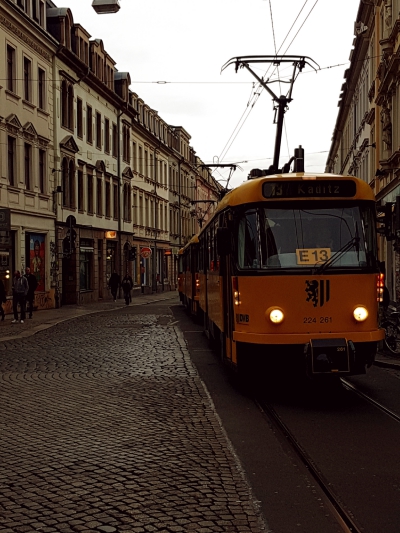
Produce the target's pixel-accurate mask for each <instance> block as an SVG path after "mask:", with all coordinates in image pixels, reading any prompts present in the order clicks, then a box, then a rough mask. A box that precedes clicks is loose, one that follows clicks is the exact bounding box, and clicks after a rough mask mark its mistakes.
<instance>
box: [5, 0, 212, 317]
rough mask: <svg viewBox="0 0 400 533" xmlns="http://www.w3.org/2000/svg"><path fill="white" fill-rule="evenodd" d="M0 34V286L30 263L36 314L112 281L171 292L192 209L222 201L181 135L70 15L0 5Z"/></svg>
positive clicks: (102, 291) (35, 2)
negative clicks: (119, 278) (124, 278)
mask: <svg viewBox="0 0 400 533" xmlns="http://www.w3.org/2000/svg"><path fill="white" fill-rule="evenodd" d="M0 34H2V35H4V38H3V39H1V40H0V42H1V44H0V54H1V57H3V58H4V61H3V62H0V69H1V70H2V74H3V75H2V76H0V78H1V79H3V80H5V81H6V83H5V86H1V85H0V104H1V112H0V141H1V144H0V146H1V166H0V169H1V173H0V185H1V187H0V215H1V210H2V209H3V210H5V214H6V215H7V216H8V215H10V220H11V226H10V232H11V233H9V235H10V236H11V237H10V242H8V241H7V242H8V244H5V242H6V241H4V242H3V247H2V248H1V243H2V240H1V239H2V232H1V230H0V256H1V257H2V265H3V266H2V267H1V268H2V269H3V270H2V272H1V275H2V277H3V278H4V277H5V275H6V271H7V270H11V271H13V270H15V269H24V268H25V266H28V265H29V264H31V266H32V265H34V264H35V263H38V264H39V266H40V272H39V270H37V275H38V277H40V279H41V286H40V287H39V288H38V290H37V296H36V305H38V306H39V307H52V306H58V305H65V304H71V303H87V302H90V301H97V300H100V299H106V298H110V297H111V296H110V295H109V291H108V288H107V282H108V279H109V277H110V275H111V273H112V272H113V271H114V270H116V271H117V272H118V273H120V274H121V275H122V274H124V273H125V272H129V274H130V275H131V276H132V277H133V279H134V283H135V286H136V287H137V288H138V289H140V290H142V291H143V292H150V291H161V290H169V289H175V286H176V279H177V268H176V256H177V253H178V250H179V248H180V247H181V246H182V245H184V244H185V243H186V242H187V241H188V240H189V239H190V238H191V237H192V235H193V234H195V233H197V232H198V230H199V224H198V221H199V218H198V217H197V215H196V213H199V212H200V210H201V209H205V208H201V207H199V206H200V205H201V204H199V203H197V200H203V198H205V197H209V198H211V199H212V200H213V202H211V203H210V205H212V207H211V208H208V206H207V216H208V215H209V214H210V213H211V212H212V210H213V209H214V206H215V203H214V201H216V200H217V199H218V195H219V191H220V189H221V187H220V186H219V184H217V183H216V182H215V180H214V179H213V178H212V176H211V174H210V172H209V170H208V169H204V168H203V167H202V166H201V161H200V160H199V158H198V157H196V155H195V152H194V150H193V148H192V147H191V146H190V135H189V134H188V132H187V131H186V130H185V129H184V128H183V127H176V126H170V125H168V124H167V123H166V122H165V121H163V120H162V118H161V117H160V116H159V115H158V112H157V111H155V110H153V109H151V108H150V107H149V106H148V105H147V104H146V103H145V102H144V101H143V100H142V99H141V98H140V97H139V96H138V95H137V94H136V93H134V92H133V91H132V90H131V89H130V83H131V82H130V75H129V73H128V72H119V71H118V70H117V69H116V68H115V64H116V62H115V61H114V59H113V58H111V57H110V56H109V54H108V53H107V52H106V49H105V45H104V43H103V41H102V40H101V39H92V38H91V36H90V34H89V33H88V31H87V30H86V29H85V28H83V27H82V26H81V25H80V24H78V23H75V21H74V19H73V14H72V12H71V10H70V9H69V8H59V7H57V6H56V5H55V4H54V3H53V2H52V1H50V0H47V1H46V2H44V1H42V0H0ZM199 196H200V198H199ZM194 206H195V207H194ZM201 212H202V215H201V218H202V219H203V220H204V216H205V215H204V214H203V211H201ZM6 240H7V239H6ZM1 254H3V255H1ZM32 261H33V262H32ZM9 288H10V287H9V286H8V289H9Z"/></svg>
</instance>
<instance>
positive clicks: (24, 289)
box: [12, 270, 29, 324]
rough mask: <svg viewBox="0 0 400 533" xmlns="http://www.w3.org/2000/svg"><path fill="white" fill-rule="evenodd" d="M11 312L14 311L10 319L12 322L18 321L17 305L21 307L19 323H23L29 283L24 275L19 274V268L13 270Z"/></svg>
mask: <svg viewBox="0 0 400 533" xmlns="http://www.w3.org/2000/svg"><path fill="white" fill-rule="evenodd" d="M12 289H13V312H14V320H13V321H12V323H13V324H15V323H16V322H18V305H19V306H20V308H21V324H23V323H24V320H25V307H26V295H27V294H28V290H29V285H28V280H27V279H26V277H25V276H21V273H20V271H19V270H16V271H15V272H14V279H13V286H12Z"/></svg>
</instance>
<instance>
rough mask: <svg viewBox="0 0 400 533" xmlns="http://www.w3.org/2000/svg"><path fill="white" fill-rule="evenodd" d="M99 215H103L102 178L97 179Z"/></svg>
mask: <svg viewBox="0 0 400 533" xmlns="http://www.w3.org/2000/svg"><path fill="white" fill-rule="evenodd" d="M96 188H97V214H98V215H99V216H101V215H102V214H103V182H102V179H101V178H97V187H96Z"/></svg>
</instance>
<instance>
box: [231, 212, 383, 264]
mask: <svg viewBox="0 0 400 533" xmlns="http://www.w3.org/2000/svg"><path fill="white" fill-rule="evenodd" d="M301 207H302V208H301V209H300V208H299V204H298V203H297V204H296V207H295V208H294V207H293V204H292V205H288V204H286V203H282V204H280V205H279V207H276V204H275V206H274V207H273V208H271V207H266V206H265V204H263V205H255V206H252V207H251V208H248V209H246V210H245V211H243V212H242V213H240V215H239V217H238V219H237V224H236V231H237V264H238V267H239V268H240V269H246V270H249V269H255V270H259V269H276V268H285V269H287V268H289V269H292V268H296V269H298V268H301V269H303V268H310V267H312V268H314V267H316V266H318V265H321V264H323V263H325V262H326V261H328V260H329V259H330V258H331V257H332V256H333V255H334V254H335V253H337V252H338V251H339V250H341V249H342V248H343V247H345V246H346V245H347V243H349V242H351V241H353V242H354V245H352V246H349V249H348V250H346V251H345V253H343V254H341V255H340V258H339V259H338V260H337V261H335V263H334V264H332V266H331V267H330V268H336V269H340V268H341V269H343V268H357V269H359V268H369V267H371V268H374V267H375V261H376V238H375V222H374V212H373V208H372V206H371V205H370V203H361V204H360V203H358V204H357V203H349V202H346V203H344V202H343V204H341V203H339V202H335V203H334V204H333V203H332V202H330V203H326V204H325V205H321V204H318V207H317V206H316V205H315V203H307V204H306V203H302V205H301Z"/></svg>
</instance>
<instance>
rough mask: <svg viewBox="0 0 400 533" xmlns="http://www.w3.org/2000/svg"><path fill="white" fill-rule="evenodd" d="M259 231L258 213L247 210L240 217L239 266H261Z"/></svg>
mask: <svg viewBox="0 0 400 533" xmlns="http://www.w3.org/2000/svg"><path fill="white" fill-rule="evenodd" d="M258 233H259V232H258V222H257V213H256V211H255V210H251V211H247V212H246V213H245V215H244V216H243V217H242V218H241V219H240V222H239V228H238V263H239V268H259V266H260V250H259V238H258Z"/></svg>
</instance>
